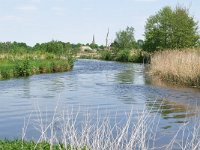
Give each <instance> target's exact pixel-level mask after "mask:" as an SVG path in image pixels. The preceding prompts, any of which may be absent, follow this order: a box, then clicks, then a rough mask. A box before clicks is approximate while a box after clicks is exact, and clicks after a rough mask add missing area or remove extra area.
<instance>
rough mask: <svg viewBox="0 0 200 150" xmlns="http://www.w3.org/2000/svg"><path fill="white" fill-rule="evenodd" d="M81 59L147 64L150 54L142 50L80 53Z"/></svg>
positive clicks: (78, 55)
mask: <svg viewBox="0 0 200 150" xmlns="http://www.w3.org/2000/svg"><path fill="white" fill-rule="evenodd" d="M77 58H79V59H99V60H107V61H119V62H132V63H147V62H148V60H149V59H148V58H149V54H148V53H147V52H144V51H142V50H138V49H136V50H135V49H133V50H120V51H117V52H115V51H113V50H100V51H97V52H79V53H78V54H77Z"/></svg>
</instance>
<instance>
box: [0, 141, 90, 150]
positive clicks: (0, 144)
mask: <svg viewBox="0 0 200 150" xmlns="http://www.w3.org/2000/svg"><path fill="white" fill-rule="evenodd" d="M33 149H34V150H86V149H88V148H87V147H86V146H83V147H81V148H76V147H72V146H70V145H67V146H64V144H50V143H48V142H40V143H36V142H34V141H22V140H12V141H11V140H0V150H33Z"/></svg>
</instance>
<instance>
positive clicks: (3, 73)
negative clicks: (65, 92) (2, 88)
mask: <svg viewBox="0 0 200 150" xmlns="http://www.w3.org/2000/svg"><path fill="white" fill-rule="evenodd" d="M72 67H73V57H72V55H71V54H67V53H66V54H63V55H57V54H53V53H48V52H42V51H32V52H23V53H12V52H9V53H6V52H1V53H0V80H2V79H9V78H13V77H26V76H30V75H33V74H40V73H54V72H63V71H68V70H70V69H71V68H72Z"/></svg>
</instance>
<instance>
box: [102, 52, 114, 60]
mask: <svg viewBox="0 0 200 150" xmlns="http://www.w3.org/2000/svg"><path fill="white" fill-rule="evenodd" d="M100 58H101V59H103V60H112V59H113V54H112V52H111V51H109V50H104V51H101V52H100Z"/></svg>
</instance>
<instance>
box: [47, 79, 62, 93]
mask: <svg viewBox="0 0 200 150" xmlns="http://www.w3.org/2000/svg"><path fill="white" fill-rule="evenodd" d="M64 88H65V83H64V81H63V79H62V78H55V79H53V80H52V81H51V85H48V89H49V91H55V92H62V91H63V90H64Z"/></svg>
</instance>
